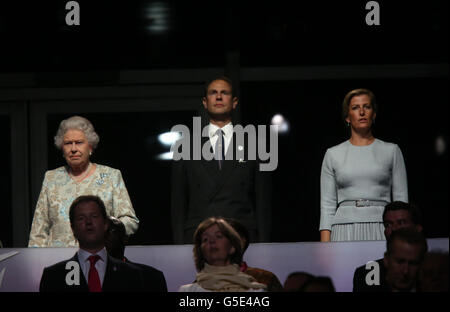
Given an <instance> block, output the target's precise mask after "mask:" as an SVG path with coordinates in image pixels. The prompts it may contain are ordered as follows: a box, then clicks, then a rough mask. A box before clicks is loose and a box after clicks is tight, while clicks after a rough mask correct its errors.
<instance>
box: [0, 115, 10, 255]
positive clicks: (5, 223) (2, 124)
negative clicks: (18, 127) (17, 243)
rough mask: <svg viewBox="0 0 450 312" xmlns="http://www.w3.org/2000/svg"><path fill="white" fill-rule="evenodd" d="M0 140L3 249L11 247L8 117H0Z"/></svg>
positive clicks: (0, 228)
mask: <svg viewBox="0 0 450 312" xmlns="http://www.w3.org/2000/svg"><path fill="white" fill-rule="evenodd" d="M0 140H1V142H2V152H1V153H0V163H1V164H3V168H2V170H0V198H1V199H2V204H1V205H0V211H1V218H0V241H1V242H2V244H3V247H9V248H11V247H13V246H12V243H13V239H12V224H13V223H12V202H11V177H12V176H11V121H10V117H9V116H5V115H0Z"/></svg>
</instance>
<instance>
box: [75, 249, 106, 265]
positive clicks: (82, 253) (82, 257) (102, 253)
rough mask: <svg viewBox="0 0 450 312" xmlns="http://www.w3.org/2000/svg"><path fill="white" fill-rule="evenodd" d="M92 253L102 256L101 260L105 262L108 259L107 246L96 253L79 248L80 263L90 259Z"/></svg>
mask: <svg viewBox="0 0 450 312" xmlns="http://www.w3.org/2000/svg"><path fill="white" fill-rule="evenodd" d="M92 255H98V256H100V260H102V261H103V262H106V259H107V257H108V253H107V252H106V248H105V247H103V249H102V250H100V251H99V252H97V253H95V254H91V253H90V252H87V251H86V250H83V249H81V248H80V249H79V250H78V261H79V262H80V263H85V262H86V261H88V258H89V257H90V256H92Z"/></svg>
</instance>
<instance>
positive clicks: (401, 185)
mask: <svg viewBox="0 0 450 312" xmlns="http://www.w3.org/2000/svg"><path fill="white" fill-rule="evenodd" d="M342 108H343V118H344V120H345V122H346V124H347V126H348V127H349V128H350V131H351V137H350V139H349V140H347V141H345V142H343V143H341V144H339V145H336V146H334V147H332V148H329V149H328V150H327V151H326V153H325V157H324V159H323V163H322V172H321V177H320V193H321V194H320V196H321V198H320V206H321V213H320V228H319V230H320V240H321V241H322V242H328V241H355V240H384V239H385V236H384V226H383V220H382V214H383V210H384V206H386V205H387V204H388V203H390V202H391V201H403V202H408V186H407V178H406V169H405V163H404V160H403V155H402V152H401V151H400V148H399V147H398V146H397V145H396V144H393V143H387V142H384V141H382V140H379V139H376V138H375V137H374V136H373V134H372V125H373V123H374V122H375V118H376V112H377V106H376V101H375V96H374V94H373V93H372V92H371V91H370V90H367V89H356V90H352V91H350V92H349V93H348V94H347V95H346V96H345V98H344V102H343V107H342Z"/></svg>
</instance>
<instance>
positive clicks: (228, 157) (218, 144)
mask: <svg viewBox="0 0 450 312" xmlns="http://www.w3.org/2000/svg"><path fill="white" fill-rule="evenodd" d="M234 92H235V91H234V88H233V83H232V82H231V80H230V79H229V78H227V77H224V76H222V77H219V78H216V79H213V80H211V81H209V82H207V83H206V84H205V94H204V97H203V99H202V104H203V106H204V108H205V109H206V111H207V113H208V116H209V125H208V129H207V133H208V137H203V136H202V138H201V143H202V144H201V146H202V147H204V146H208V145H207V143H210V147H211V149H210V151H211V153H213V154H214V159H212V160H206V159H205V158H204V157H201V159H200V160H194V159H193V157H192V155H191V158H190V159H189V160H186V159H180V160H176V161H174V162H173V167H172V192H171V213H172V230H173V236H174V241H175V243H176V244H183V243H188V244H191V243H192V241H193V234H194V231H195V229H196V228H197V226H198V225H199V224H200V222H201V221H203V220H205V219H206V218H208V217H212V216H216V217H224V218H233V219H236V220H239V221H240V222H241V223H243V224H244V225H245V226H246V227H247V229H248V230H249V232H250V239H251V242H261V241H270V228H271V197H270V195H271V194H270V193H271V192H270V180H269V176H268V172H265V171H261V170H260V168H259V161H258V158H257V159H256V160H250V159H249V157H244V158H242V157H239V158H238V157H236V154H237V153H242V154H245V152H248V151H247V144H246V143H243V144H242V145H238V144H236V142H238V141H237V140H236V133H235V132H234V127H233V124H232V112H233V111H234V110H235V108H236V106H237V105H238V98H237V96H236V95H235V93H234ZM205 133H206V132H205ZM194 135H199V134H194ZM194 139H195V138H192V140H191V141H192V142H193V140H194ZM247 143H248V141H247ZM193 145H195V144H193ZM236 145H238V146H236ZM243 150H245V151H243ZM192 151H193V148H191V153H192ZM247 156H248V154H247Z"/></svg>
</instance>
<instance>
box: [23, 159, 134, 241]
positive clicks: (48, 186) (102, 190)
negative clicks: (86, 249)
mask: <svg viewBox="0 0 450 312" xmlns="http://www.w3.org/2000/svg"><path fill="white" fill-rule="evenodd" d="M81 195H97V196H99V197H100V198H101V199H102V200H103V202H104V203H105V207H106V213H107V214H108V216H114V217H116V218H118V219H120V220H121V221H122V222H123V224H124V225H125V228H126V231H127V234H128V235H130V234H133V233H135V232H136V230H137V228H138V224H139V220H138V219H137V217H136V215H135V212H134V209H133V206H132V204H131V201H130V197H129V195H128V191H127V189H126V187H125V183H124V181H123V179H122V174H121V173H120V170H117V169H113V168H110V167H107V166H102V165H98V164H97V167H96V169H95V171H94V173H92V174H91V175H90V176H89V177H87V178H86V179H84V180H83V181H81V182H75V181H74V180H73V179H72V178H71V177H70V176H69V174H68V172H67V169H66V167H59V168H57V169H54V170H49V171H47V172H46V173H45V178H44V182H43V183H42V189H41V193H40V195H39V199H38V202H37V205H36V210H35V212H34V218H33V224H32V225H31V232H30V240H29V242H28V247H78V242H77V240H76V239H75V237H74V236H73V233H72V229H71V227H70V220H69V208H70V205H71V204H72V202H73V201H74V200H75V199H76V198H77V197H78V196H81Z"/></svg>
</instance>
